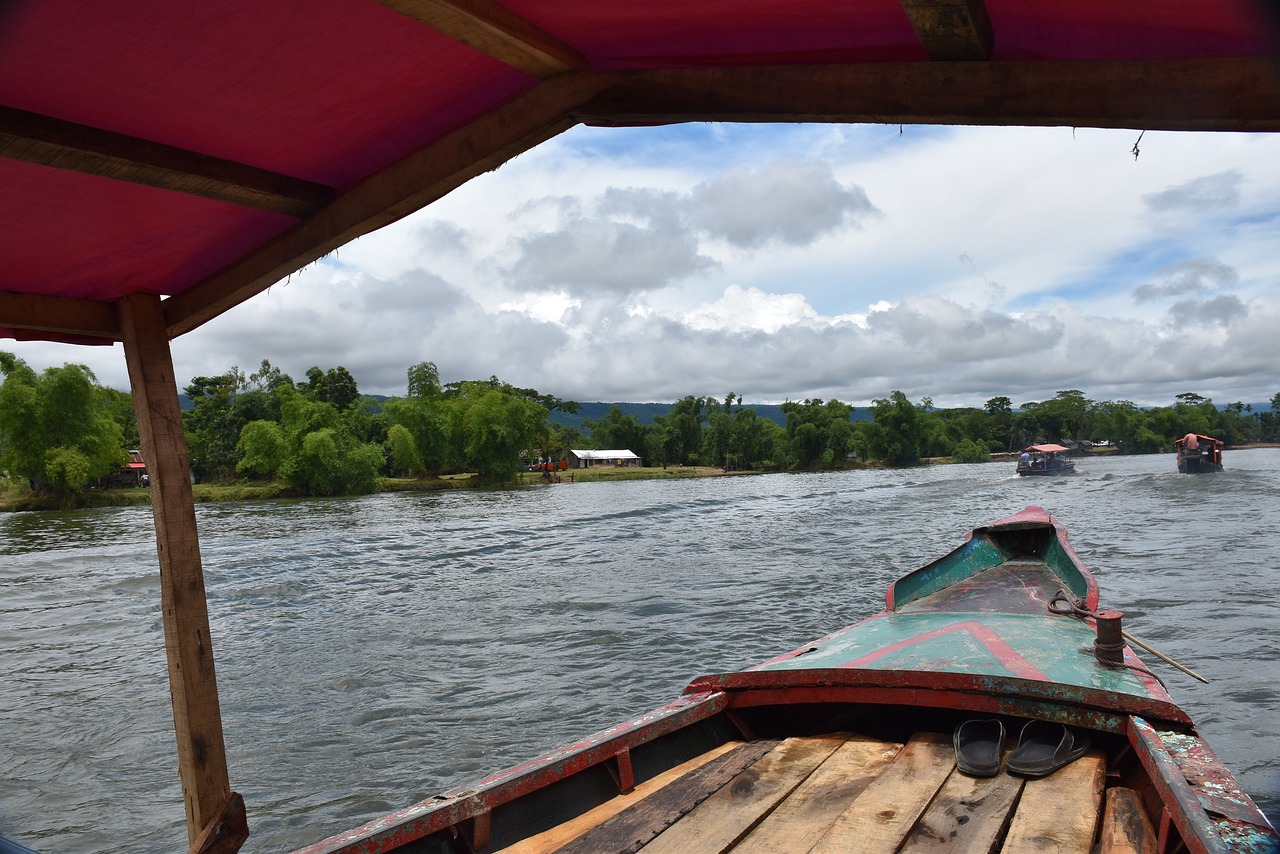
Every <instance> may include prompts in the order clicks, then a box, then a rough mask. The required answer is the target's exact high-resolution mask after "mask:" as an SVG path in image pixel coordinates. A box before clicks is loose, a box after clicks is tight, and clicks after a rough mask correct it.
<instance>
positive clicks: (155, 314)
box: [119, 294, 249, 852]
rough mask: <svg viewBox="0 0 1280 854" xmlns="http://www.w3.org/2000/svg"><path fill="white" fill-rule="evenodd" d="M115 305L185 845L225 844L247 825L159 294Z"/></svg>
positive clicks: (232, 843) (234, 847)
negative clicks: (141, 480)
mask: <svg viewBox="0 0 1280 854" xmlns="http://www.w3.org/2000/svg"><path fill="white" fill-rule="evenodd" d="M119 312H120V326H121V331H122V333H123V337H124V354H125V361H126V362H127V364H128V366H129V382H130V384H131V385H132V387H133V405H134V410H135V411H136V412H137V415H138V433H139V436H140V438H141V440H142V458H143V460H144V461H145V462H146V464H147V475H148V477H149V478H150V480H151V506H152V513H153V515H154V517H155V526H156V551H157V552H158V554H159V558H160V591H161V605H162V607H163V610H164V640H165V651H166V653H167V655H168V659H169V692H170V696H171V698H172V700H173V724H174V730H175V735H176V737H177V742H178V773H179V775H180V776H181V778H182V794H183V800H184V801H185V804H186V813H187V842H188V844H189V845H190V846H191V850H192V851H197V850H198V851H223V852H234V851H238V850H239V848H240V846H241V845H242V844H243V843H244V840H245V838H247V837H248V835H249V833H248V826H247V823H246V821H245V818H244V807H243V801H242V800H241V799H240V797H239V796H238V795H236V794H235V793H234V792H232V791H231V786H230V783H229V779H228V775H227V756H226V748H225V746H224V744H223V737H222V714H221V711H220V709H219V706H218V683H217V679H216V677H215V674H214V668H213V644H212V643H211V641H210V638H209V606H208V602H207V601H206V600H205V588H204V569H203V567H202V566H201V563H200V541H199V537H198V536H197V533H196V511H195V499H194V496H193V494H192V491H191V472H190V467H189V466H188V464H187V446H186V438H185V437H184V435H183V432H182V411H181V407H180V406H179V403H178V386H177V382H176V380H175V377H174V372H173V355H172V353H171V352H170V350H169V338H168V335H167V334H166V331H165V322H164V310H163V307H162V306H161V303H160V298H159V297H157V296H155V295H152V294H133V295H131V296H128V297H125V298H124V299H122V300H121V301H120V303H119ZM237 805H238V807H237Z"/></svg>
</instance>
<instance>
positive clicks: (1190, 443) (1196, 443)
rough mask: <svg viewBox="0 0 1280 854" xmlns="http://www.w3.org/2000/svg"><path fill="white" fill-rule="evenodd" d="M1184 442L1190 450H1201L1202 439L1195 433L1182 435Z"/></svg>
mask: <svg viewBox="0 0 1280 854" xmlns="http://www.w3.org/2000/svg"><path fill="white" fill-rule="evenodd" d="M1182 444H1183V446H1184V447H1185V448H1186V449H1187V450H1188V451H1198V450H1200V440H1199V439H1197V438H1196V434H1195V433H1188V434H1187V435H1185V436H1183V437H1182Z"/></svg>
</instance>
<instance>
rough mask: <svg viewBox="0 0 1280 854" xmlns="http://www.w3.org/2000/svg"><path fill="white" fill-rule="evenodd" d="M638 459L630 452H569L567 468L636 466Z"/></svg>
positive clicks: (638, 463) (638, 462)
mask: <svg viewBox="0 0 1280 854" xmlns="http://www.w3.org/2000/svg"><path fill="white" fill-rule="evenodd" d="M638 465H640V458H639V457H637V456H636V455H635V454H633V453H632V452H631V451H570V452H569V468H571V469H585V468H589V467H591V466H638Z"/></svg>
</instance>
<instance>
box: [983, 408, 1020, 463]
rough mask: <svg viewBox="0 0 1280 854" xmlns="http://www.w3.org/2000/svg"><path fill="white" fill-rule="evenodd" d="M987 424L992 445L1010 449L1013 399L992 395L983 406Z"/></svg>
mask: <svg viewBox="0 0 1280 854" xmlns="http://www.w3.org/2000/svg"><path fill="white" fill-rule="evenodd" d="M983 411H984V412H985V413H986V415H987V421H988V424H989V425H990V426H989V431H990V432H989V436H988V438H989V439H990V440H991V441H992V442H993V443H994V447H996V448H1003V449H1005V450H1006V451H1012V450H1013V447H1014V444H1013V401H1011V400H1009V398H1007V397H993V398H991V399H990V400H988V401H987V402H986V404H985V406H984V407H983Z"/></svg>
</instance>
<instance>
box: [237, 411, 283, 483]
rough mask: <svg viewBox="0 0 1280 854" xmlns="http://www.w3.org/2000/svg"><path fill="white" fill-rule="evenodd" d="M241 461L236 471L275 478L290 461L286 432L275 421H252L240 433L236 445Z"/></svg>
mask: <svg viewBox="0 0 1280 854" xmlns="http://www.w3.org/2000/svg"><path fill="white" fill-rule="evenodd" d="M236 450H237V451H238V452H239V454H240V461H239V462H238V463H236V471H239V472H248V473H250V474H256V475H259V476H261V477H274V476H275V475H276V473H277V472H278V471H280V469H281V467H282V466H283V465H284V463H285V460H286V459H288V453H289V449H288V444H287V443H286V442H285V437H284V431H283V430H281V429H280V425H279V424H277V423H276V422H274V421H250V422H249V423H248V424H246V425H244V429H243V430H241V431H240V441H239V442H238V443H237V444H236Z"/></svg>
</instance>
